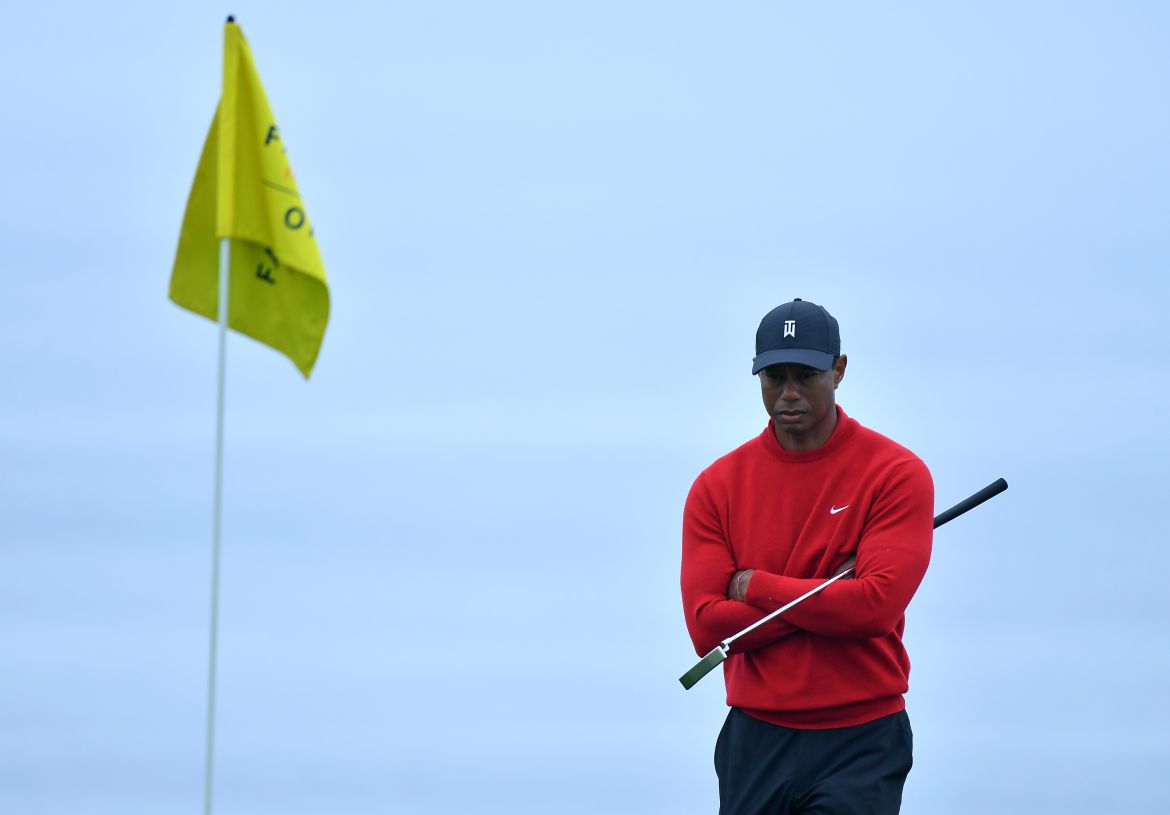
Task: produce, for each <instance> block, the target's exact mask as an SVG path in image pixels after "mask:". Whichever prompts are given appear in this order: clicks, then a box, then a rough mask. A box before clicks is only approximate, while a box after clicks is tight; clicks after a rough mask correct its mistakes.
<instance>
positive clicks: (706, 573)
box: [682, 299, 934, 815]
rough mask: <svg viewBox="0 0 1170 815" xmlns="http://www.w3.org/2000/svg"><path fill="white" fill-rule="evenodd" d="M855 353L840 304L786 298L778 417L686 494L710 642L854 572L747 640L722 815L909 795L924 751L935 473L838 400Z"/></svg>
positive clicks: (740, 643)
mask: <svg viewBox="0 0 1170 815" xmlns="http://www.w3.org/2000/svg"><path fill="white" fill-rule="evenodd" d="M847 363H848V359H847V358H846V357H845V355H843V354H842V353H841V333H840V329H839V327H838V325H837V321H836V320H835V319H834V318H833V317H832V315H830V314H829V312H828V311H826V310H825V309H824V308H822V307H821V306H818V305H815V304H813V303H810V302H806V301H802V300H800V299H796V300H794V301H793V302H791V303H785V304H784V305H782V306H779V307H777V308H775V309H773V310H772V311H770V312H769V313H768V314H767V315H766V316H765V317H764V319H763V320H762V321H761V322H760V326H759V329H758V331H757V332H756V357H755V360H754V362H753V365H752V373H753V374H757V375H758V376H759V379H760V389H761V391H762V393H763V397H764V407H765V408H766V409H767V411H768V416H769V421H768V426H767V427H766V428H765V429H764V432H763V433H761V434H760V435H759V436H757V437H756V438H754V439H752V440H750V441H748V442H747V443H746V444H744V445H742V446H740V447H738V448H737V449H735V450H733V451H732V452H730V453H728V454H727V455H725V456H723V457H722V458H720V459H718V460H717V461H716V462H715V463H714V464H712V465H711V466H710V467H708V468H707V469H706V470H704V471H703V472H702V473H700V474H699V477H698V478H697V479H696V480H695V483H694V486H693V487H692V488H691V491H690V494H689V495H688V496H687V501H686V508H685V510H684V517H683V546H682V599H683V610H684V613H685V615H686V621H687V628H688V630H689V631H690V635H691V639H692V640H693V641H694V644H695V650H696V652H697V653H699V654H700V655H702V654H706V653H707V652H708V651H710V650H711V649H712V648H714V647H715V646H716V645H718V644H719V642H720V641H722V640H723V639H724V638H726V637H728V636H731V635H732V634H734V633H736V632H738V631H740V630H742V629H743V628H746V627H747V626H749V625H751V624H752V623H754V622H756V621H757V620H759V619H761V618H762V617H763V616H765V615H766V614H767V613H768V612H770V611H774V610H775V609H777V608H779V607H780V606H782V605H784V604H785V603H787V602H789V601H790V600H793V599H795V598H796V597H799V596H800V595H802V594H804V593H805V592H807V591H808V590H809V589H812V588H814V587H815V586H817V585H819V584H820V583H822V582H824V580H825V579H826V578H829V577H832V576H833V575H835V574H837V573H838V572H840V571H841V570H842V569H844V568H846V567H849V566H853V567H854V569H855V571H854V572H853V575H854V577H855V579H843V580H838V581H837V582H836V583H834V584H833V585H831V586H828V587H827V588H826V589H825V590H824V591H822V592H821V593H819V594H817V595H815V596H813V597H811V598H809V599H808V600H806V601H804V602H803V603H801V604H800V605H798V606H796V607H795V608H793V609H791V610H790V611H788V612H785V613H784V614H783V615H781V616H780V618H778V619H776V620H773V621H772V622H770V623H767V624H766V625H763V626H761V627H760V628H759V629H757V630H756V631H754V632H752V633H751V634H749V635H747V636H745V637H744V638H742V639H740V640H737V641H736V642H735V644H734V645H733V646H732V649H731V653H730V655H729V656H728V658H727V661H726V662H724V663H723V671H724V680H725V682H726V684H727V704H728V705H729V706H730V707H731V710H730V712H729V713H728V716H727V720H726V721H725V722H724V725H723V729H722V731H721V732H720V734H719V739H718V741H717V742H716V745H715V770H716V773H717V774H718V776H719V802H720V806H719V812H720V813H721V815H749V813H751V814H752V815H754V814H755V813H759V814H760V815H763V813H768V814H769V815H773V814H774V813H873V815H878V814H879V813H880V814H881V815H885V814H886V813H896V812H898V810H899V807H900V806H901V802H902V786H903V784H904V783H905V781H906V775H907V773H909V772H910V765H911V749H912V735H911V731H910V722H909V720H908V718H907V716H906V711H905V701H904V699H903V696H902V695H903V694H904V693H905V692H906V690H907V688H908V682H907V680H908V678H909V675H910V660H909V658H908V657H907V655H906V649H905V648H904V647H903V645H902V631H903V628H904V626H905V616H904V614H905V610H906V606H907V604H908V603H909V602H910V598H911V597H912V596H913V595H914V592H915V590H916V589H917V588H918V584H919V583H920V582H921V581H922V577H923V575H924V574H925V572H926V566H927V563H928V561H929V560H930V545H931V536H932V521H933V518H932V516H933V512H934V485H933V483H932V481H931V478H930V472H929V471H928V470H927V468H926V465H925V464H923V463H922V461H921V460H920V459H919V458H918V457H917V456H915V455H914V454H913V453H911V452H910V451H909V450H907V449H906V448H904V447H902V446H900V445H898V444H897V443H895V442H893V441H891V440H890V439H888V438H886V437H885V436H882V435H881V434H879V433H876V432H874V431H872V430H869V429H868V428H865V427H863V426H862V425H861V424H859V423H858V422H857V420H856V419H852V418H850V417H849V416H847V415H846V414H845V412H844V411H843V410H842V409H841V408H840V407H839V406H838V405H837V404H836V392H837V388H838V386H840V384H841V382H842V380H843V379H844V378H845V368H846V365H847Z"/></svg>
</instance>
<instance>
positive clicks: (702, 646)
mask: <svg viewBox="0 0 1170 815" xmlns="http://www.w3.org/2000/svg"><path fill="white" fill-rule="evenodd" d="M933 503H934V490H933V485H932V483H931V481H930V474H929V472H928V471H927V470H926V467H925V466H924V465H922V464H921V462H916V463H913V464H910V465H906V466H903V467H900V468H899V469H898V470H897V471H896V472H895V473H894V474H893V475H892V476H891V478H890V482H889V483H888V484H887V485H886V488H885V489H883V490H882V492H881V494H880V495H879V497H878V498H876V499H875V501H874V503H873V505H872V507H871V508H870V511H869V514H868V516H867V520H866V524H865V528H864V529H863V530H862V534H861V539H860V540H859V542H858V546H857V552H856V555H855V556H854V557H853V558H851V559H853V560H855V566H854V567H855V573H854V577H855V579H852V580H839V581H837V582H836V583H834V584H833V585H831V586H829V587H827V588H826V589H825V590H824V591H822V592H820V593H819V594H817V595H815V596H814V597H811V598H809V599H808V600H807V601H805V602H803V603H801V604H799V605H798V606H796V607H795V608H793V609H790V610H789V611H787V612H785V614H784V616H783V618H782V619H776V620H773V621H771V622H769V623H768V624H767V625H765V626H761V627H760V628H759V629H757V630H756V631H753V632H752V633H751V634H749V635H747V636H746V637H743V638H742V639H740V640H737V641H736V643H735V647H734V650H735V651H737V652H739V651H751V650H755V649H757V648H762V647H764V646H767V645H771V644H772V643H775V642H778V641H779V640H782V639H784V638H786V637H789V636H792V635H793V634H794V633H796V632H798V631H805V632H808V633H811V634H817V635H820V636H826V637H852V638H869V637H881V636H884V635H885V634H887V633H889V632H890V631H892V630H893V629H894V627H895V626H896V625H897V624H898V621H899V620H900V619H901V618H902V615H903V614H904V613H905V610H906V606H907V605H908V604H909V602H910V599H911V597H913V595H914V592H915V591H916V590H917V588H918V585H919V583H921V581H922V577H923V575H924V574H925V572H926V566H927V563H928V561H929V559H930V542H931V537H932V527H933V524H932V514H933ZM687 519H688V523H687V525H686V533H685V535H684V555H683V570H682V571H683V574H682V579H683V586H684V604H685V605H686V616H687V626H688V628H689V630H690V633H691V638H692V640H693V641H694V644H695V650H696V652H698V653H699V654H704V653H706V652H707V651H709V650H711V649H712V648H714V647H715V645H717V644H718V643H719V642H720V641H722V640H723V639H725V638H726V637H729V636H731V635H732V634H735V633H736V632H738V631H741V630H743V629H744V628H746V627H747V626H749V625H751V624H753V623H755V622H757V621H758V620H760V619H762V618H763V617H764V616H765V615H767V614H768V613H770V612H772V611H775V610H776V609H777V608H779V607H780V606H782V605H784V604H786V603H788V602H790V601H792V600H794V599H796V598H797V597H799V596H800V595H802V594H804V593H805V592H807V591H809V590H810V589H812V588H815V587H816V586H818V585H820V584H821V583H823V582H824V581H825V580H827V579H828V578H830V577H832V576H833V575H835V574H838V573H840V572H841V571H842V570H843V569H844V568H845V567H846V566H849V565H853V564H850V563H849V562H848V561H845V562H843V563H840V564H834V565H835V566H836V568H834V569H830V570H829V573H828V574H825V575H822V576H815V577H811V578H797V577H788V576H785V575H781V574H775V573H772V572H768V571H765V570H763V569H759V568H753V567H752V564H748V563H737V562H736V558H735V555H734V552H733V550H732V547H731V545H730V543H729V542H728V541H727V539H726V535H725V533H724V531H723V529H722V527H721V523H720V520H719V515H718V513H717V512H715V511H714V507H713V506H712V504H711V501H710V496H709V495H707V494H706V493H705V490H703V488H702V486H701V485H700V484H698V483H697V484H696V487H695V488H694V489H693V490H692V493H691V496H690V497H689V498H688V500H687Z"/></svg>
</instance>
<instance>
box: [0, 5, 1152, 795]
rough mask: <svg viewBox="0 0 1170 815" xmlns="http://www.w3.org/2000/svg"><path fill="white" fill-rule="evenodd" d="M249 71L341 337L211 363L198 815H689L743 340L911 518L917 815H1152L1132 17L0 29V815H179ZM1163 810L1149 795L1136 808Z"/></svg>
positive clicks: (718, 695) (396, 8)
mask: <svg viewBox="0 0 1170 815" xmlns="http://www.w3.org/2000/svg"><path fill="white" fill-rule="evenodd" d="M228 13H233V14H235V15H236V17H237V20H238V22H239V23H240V25H241V27H242V28H243V31H244V34H245V36H246V37H247V38H248V40H249V42H250V44H251V47H252V52H253V55H254V57H255V60H256V65H257V67H258V69H259V72H260V76H261V78H262V80H263V82H264V85H265V87H266V90H267V93H268V98H269V101H270V102H271V104H272V107H273V110H274V112H275V114H276V117H277V120H278V122H279V124H280V127H281V133H282V137H283V140H284V142H285V145H286V147H287V149H288V152H289V157H290V159H291V163H292V167H293V169H294V170H295V172H296V174H297V180H298V182H299V187H300V191H301V193H302V195H303V198H304V201H305V204H306V208H307V211H308V213H309V215H310V217H311V218H312V221H313V225H314V228H315V232H316V235H317V238H318V243H319V246H320V248H321V253H322V256H323V258H324V261H325V266H326V269H327V273H328V276H329V282H330V287H331V295H332V316H331V320H330V323H329V328H328V330H327V332H326V336H325V341H324V345H323V347H322V351H321V355H320V358H319V360H318V363H317V367H316V370H315V371H314V373H313V376H312V379H311V380H310V381H309V382H307V383H306V382H305V381H304V380H303V379H302V378H301V376H300V375H299V374H298V373H297V371H296V370H295V368H294V367H293V366H292V365H291V363H289V362H288V361H287V360H286V359H285V358H283V357H282V356H280V355H279V354H277V353H275V352H273V351H272V350H270V349H268V348H265V347H263V346H260V345H258V344H256V343H255V342H253V341H251V340H249V339H247V338H244V337H241V336H239V335H232V336H231V337H230V338H229V343H228V373H227V420H226V461H225V465H226V478H225V506H224V527H223V529H224V538H223V547H224V549H223V562H222V588H221V606H220V625H221V628H220V655H219V656H220V663H219V716H218V743H217V762H216V771H217V777H216V781H217V784H216V811H217V812H218V813H222V814H223V815H228V814H229V813H249V815H263V814H264V813H282V814H286V813H290V814H291V813H322V812H329V813H347V814H349V813H354V814H355V815H356V814H357V813H384V812H401V813H465V812H470V813H550V812H557V813H644V812H671V813H678V815H683V814H684V813H711V812H714V811H715V809H716V807H717V793H716V780H715V775H714V771H713V769H712V766H711V754H712V751H713V748H714V742H715V736H716V734H717V731H718V729H719V727H720V725H721V722H722V719H723V717H724V715H725V712H726V708H725V706H724V701H723V687H722V681H721V678H720V676H719V675H718V673H716V674H713V675H712V676H710V677H708V678H707V679H706V680H704V681H703V682H702V683H701V684H700V685H699V686H697V687H696V688H695V689H694V690H692V691H689V692H684V691H683V690H682V689H681V687H680V686H679V684H678V681H677V677H678V676H679V675H680V674H682V673H683V672H684V671H685V670H686V669H687V668H689V667H690V666H691V665H692V664H693V663H694V662H695V660H696V656H695V653H694V650H693V648H692V646H691V644H690V641H689V639H688V637H687V635H686V632H685V628H684V624H683V618H682V611H681V603H680V599H679V591H678V565H679V564H678V557H679V545H680V541H679V538H680V524H681V512H682V504H683V500H684V498H685V496H686V492H687V490H688V489H689V487H690V484H691V482H692V480H693V479H694V477H695V476H696V475H697V474H698V473H699V471H700V470H701V469H702V468H704V467H705V466H707V465H708V464H709V463H710V462H711V461H712V460H714V459H715V458H716V457H718V456H719V455H722V454H723V453H725V452H727V451H728V450H730V449H732V448H733V447H735V446H737V445H738V444H740V443H742V442H743V441H745V440H747V439H748V438H751V437H753V436H755V435H757V434H758V433H759V432H760V430H761V429H762V428H763V426H764V424H765V422H766V418H767V417H766V415H765V413H764V410H763V407H762V405H761V404H760V399H759V393H758V384H757V382H756V380H755V379H754V378H753V377H751V376H750V374H749V371H750V362H751V357H752V356H753V352H754V349H753V338H754V332H755V328H756V325H757V323H758V321H759V319H760V317H761V316H762V315H763V314H764V313H766V312H767V311H768V310H769V309H771V308H772V307H773V306H775V305H777V304H779V303H781V302H785V301H787V300H790V299H792V298H793V297H803V298H805V299H808V300H812V301H814V302H817V303H821V304H823V305H825V306H826V307H827V308H828V309H829V310H830V311H831V312H832V313H833V314H834V315H835V316H836V317H837V318H838V319H839V320H840V323H841V329H842V337H843V346H844V350H845V351H846V353H848V355H849V359H850V365H849V371H848V375H847V377H846V379H845V381H844V382H843V384H842V386H841V389H840V390H839V391H838V400H839V403H840V404H841V405H842V406H843V407H844V408H845V410H846V411H848V412H849V413H850V415H852V416H854V417H856V418H857V419H859V420H860V421H861V422H862V423H863V424H865V425H867V426H869V427H872V428H874V429H876V430H878V431H880V432H882V433H884V434H886V435H889V436H891V437H893V438H894V439H896V440H898V441H899V442H901V443H903V444H904V445H906V446H908V447H910V448H911V449H912V450H914V451H915V452H917V453H918V454H919V455H920V456H921V457H922V458H923V459H924V460H925V461H926V462H927V464H928V465H929V466H930V468H931V470H932V472H933V474H934V478H935V484H936V495H937V500H938V510H939V511H941V510H942V509H944V508H946V507H948V506H950V505H951V504H953V503H955V502H957V501H959V500H960V499H962V498H964V497H965V496H967V495H968V494H970V493H971V492H974V491H975V490H976V489H978V488H980V487H982V486H984V485H985V484H987V483H988V482H990V481H992V480H993V479H995V478H996V477H999V476H1004V477H1006V478H1007V480H1008V481H1009V483H1010V484H1011V489H1010V490H1009V491H1008V492H1007V493H1005V494H1004V495H1002V496H1000V497H998V498H996V499H994V500H993V501H992V502H990V503H988V504H986V505H985V506H983V507H981V508H979V509H978V510H976V511H974V512H972V513H971V514H970V515H967V516H964V517H963V518H962V519H960V520H957V521H955V522H954V523H952V524H950V525H948V526H946V527H945V528H943V529H941V530H940V531H939V532H938V533H937V535H936V537H935V542H936V547H935V554H934V559H933V561H932V565H931V568H930V571H929V572H928V574H927V576H926V580H925V582H924V583H923V586H922V588H921V589H920V591H919V592H918V594H917V596H916V597H915V599H914V601H913V603H912V605H911V607H910V610H909V612H908V624H907V634H906V637H907V646H908V648H909V651H910V655H911V658H912V660H913V665H914V667H913V673H912V676H911V691H910V693H909V694H908V696H907V704H908V709H909V713H910V717H911V721H912V723H913V727H914V731H915V740H916V755H915V767H914V770H913V772H912V773H911V775H910V777H909V780H908V783H907V786H906V793H905V802H904V806H903V812H904V813H908V815H922V814H923V813H939V812H946V813H951V814H952V815H967V814H970V815H974V814H975V813H986V812H997V813H1029V814H1030V815H1034V814H1035V813H1101V812H1127V813H1153V812H1163V811H1166V809H1167V808H1168V807H1170V792H1168V791H1167V788H1166V785H1165V783H1164V782H1158V781H1157V780H1156V778H1158V777H1161V775H1162V772H1163V770H1164V768H1165V766H1166V764H1167V763H1168V762H1170V746H1168V745H1170V742H1168V741H1167V738H1166V733H1167V728H1168V726H1170V713H1168V712H1167V707H1166V705H1165V704H1164V701H1163V694H1164V693H1165V690H1166V688H1167V686H1168V683H1170V662H1168V654H1170V648H1168V646H1170V635H1168V634H1167V631H1166V621H1167V618H1168V614H1170V599H1168V598H1170V592H1168V591H1167V590H1166V588H1165V580H1164V577H1163V576H1162V575H1161V562H1162V558H1163V555H1164V549H1165V546H1164V541H1165V534H1164V529H1163V527H1162V525H1161V524H1160V522H1157V518H1158V512H1159V510H1158V507H1159V506H1161V505H1162V504H1163V502H1164V501H1165V500H1166V499H1165V493H1166V488H1167V486H1168V481H1170V479H1168V478H1167V466H1166V461H1167V455H1168V453H1170V442H1168V435H1167V433H1166V430H1165V427H1164V422H1163V419H1162V412H1163V403H1164V402H1165V400H1166V397H1167V390H1168V387H1167V381H1168V380H1167V362H1166V357H1165V350H1166V347H1167V342H1166V340H1167V336H1168V332H1167V328H1166V320H1165V317H1164V311H1165V307H1166V303H1167V293H1168V292H1167V284H1166V282H1165V270H1166V268H1167V261H1168V260H1170V244H1168V241H1167V217H1168V215H1170V150H1167V144H1168V136H1170V108H1168V106H1167V104H1166V94H1167V80H1168V77H1170V50H1168V49H1167V47H1166V42H1167V35H1168V33H1170V32H1168V26H1170V10H1168V9H1167V8H1166V7H1165V6H1164V5H1162V4H1158V3H1142V2H1110V3H1105V2H1097V3H1075V2H1074V3H1067V2H1062V3H1056V2H1047V3H1043V2H1042V3H1029V4H1026V7H1024V5H1022V4H1018V3H1008V2H985V3H979V4H943V6H941V7H940V6H939V5H938V4H933V3H925V2H922V3H917V2H914V3H902V2H898V3H891V4H881V6H880V7H875V6H873V5H871V4H865V3H847V2H838V3H819V4H796V3H787V2H767V3H765V2H743V3H725V4H712V3H687V2H674V3H638V4H633V3H609V2H589V3H563V4H562V3H508V2H505V3H495V4H490V5H489V4H480V3H471V2H462V3H457V2H435V3H426V4H421V3H412V4H406V3H393V4H376V3H367V4H355V3H351V4H344V3H343V4H338V5H337V6H336V7H334V8H331V9H329V10H328V11H327V10H326V6H325V4H311V3H295V2H292V3H282V4H268V3H259V2H237V3H235V4H234V5H233V6H230V7H223V6H220V5H217V4H209V3H204V2H188V3H184V4H181V5H179V6H176V7H174V8H171V7H169V6H166V5H161V4H150V3H122V4H119V5H117V6H116V7H115V6H106V7H99V6H98V5H97V4H92V5H84V6H83V5H81V4H73V3H60V2H59V3H52V2H48V3H42V4H24V5H22V6H19V7H12V8H7V9H6V12H5V22H6V37H5V45H4V47H3V48H0V76H2V77H3V79H0V83H2V87H3V100H4V104H3V111H2V114H0V115H2V116H3V127H2V128H0V155H3V160H4V173H3V177H4V181H3V184H2V185H0V249H2V257H3V263H2V264H0V270H2V271H0V274H2V275H3V284H4V286H3V288H4V292H5V295H6V296H5V298H4V300H3V314H4V319H3V320H0V340H2V341H0V377H2V380H3V383H4V384H3V388H2V390H0V393H2V394H3V398H2V399H0V521H2V523H0V811H4V812H13V813H22V815H32V814H33V813H68V814H69V815H72V814H73V813H78V814H83V815H90V814H91V813H92V814H93V815H98V814H99V813H100V814H102V815H105V814H106V813H109V814H110V815H113V814H114V813H117V815H131V814H132V813H151V815H165V814H169V813H189V812H197V811H199V807H200V801H201V795H202V784H203V749H204V719H205V715H206V708H205V705H206V692H207V657H208V653H207V650H208V631H209V607H210V606H209V604H210V597H209V593H210V568H211V565H210V564H211V510H212V475H213V452H214V451H213V441H214V430H215V425H214V419H215V414H214V408H215V365H216V351H215V349H216V335H215V328H214V326H213V324H212V323H210V322H208V321H207V320H204V319H202V318H200V317H197V316H195V315H193V314H190V313H188V312H185V311H182V310H180V309H179V308H177V307H176V306H174V305H173V304H171V303H170V302H169V301H168V300H167V297H166V291H167V281H168V279H169V275H170V268H171V263H172V261H173V257H174V250H175V246H176V243H177V239H178V233H179V225H180V222H181V219H182V215H183V208H184V206H185V203H186V197H187V193H188V190H189V188H190V184H191V181H192V178H193V176H194V172H195V166H196V162H197V160H198V157H199V151H200V148H201V146H202V144H203V140H204V137H205V135H206V132H207V127H208V125H209V123H210V121H211V117H212V114H213V112H214V109H215V105H216V101H217V99H218V95H219V82H220V71H221V65H220V59H221V48H222V24H223V20H224V17H225V16H226V14H228ZM1159 768H1162V769H1159Z"/></svg>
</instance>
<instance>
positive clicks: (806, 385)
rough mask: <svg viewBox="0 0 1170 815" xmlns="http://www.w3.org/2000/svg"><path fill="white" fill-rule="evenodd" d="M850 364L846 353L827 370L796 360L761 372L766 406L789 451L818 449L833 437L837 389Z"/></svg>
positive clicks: (781, 441) (761, 384)
mask: <svg viewBox="0 0 1170 815" xmlns="http://www.w3.org/2000/svg"><path fill="white" fill-rule="evenodd" d="M847 363H848V358H847V357H845V356H844V355H842V356H840V357H838V358H837V361H836V362H834V363H833V367H832V368H830V369H829V370H827V371H818V370H817V369H816V368H810V367H808V366H807V365H797V364H796V363H794V362H790V363H784V364H782V365H769V366H768V367H767V368H765V369H764V370H762V371H760V389H761V392H762V393H763V397H764V407H765V408H766V409H767V411H768V415H769V416H771V417H772V422H773V425H774V426H775V429H776V438H777V439H779V441H780V445H781V446H782V447H783V448H784V449H785V450H792V451H799V450H815V449H816V448H818V447H820V446H821V445H823V444H824V443H825V442H827V441H828V440H829V436H831V435H832V434H833V428H835V427H836V426H837V408H836V405H837V400H836V394H835V391H836V390H837V385H839V384H840V383H841V379H842V378H843V377H844V376H845V365H846V364H847Z"/></svg>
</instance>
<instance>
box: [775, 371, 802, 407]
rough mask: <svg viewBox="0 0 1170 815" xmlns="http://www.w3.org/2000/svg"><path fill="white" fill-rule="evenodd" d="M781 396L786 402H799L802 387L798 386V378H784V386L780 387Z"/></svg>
mask: <svg viewBox="0 0 1170 815" xmlns="http://www.w3.org/2000/svg"><path fill="white" fill-rule="evenodd" d="M780 398H781V399H783V400H784V401H785V402H799V401H800V389H799V388H798V387H797V386H796V378H795V377H791V376H790V377H788V378H787V379H785V380H784V387H783V388H781V389H780Z"/></svg>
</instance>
